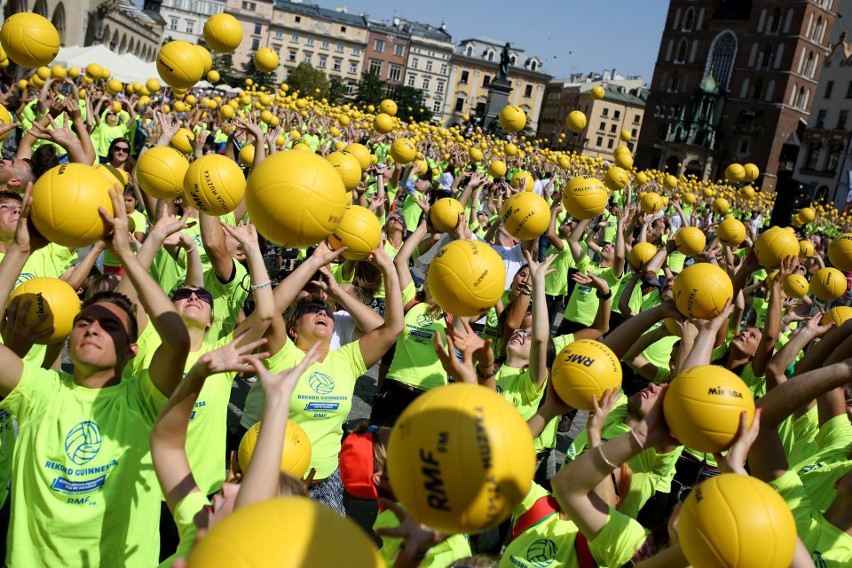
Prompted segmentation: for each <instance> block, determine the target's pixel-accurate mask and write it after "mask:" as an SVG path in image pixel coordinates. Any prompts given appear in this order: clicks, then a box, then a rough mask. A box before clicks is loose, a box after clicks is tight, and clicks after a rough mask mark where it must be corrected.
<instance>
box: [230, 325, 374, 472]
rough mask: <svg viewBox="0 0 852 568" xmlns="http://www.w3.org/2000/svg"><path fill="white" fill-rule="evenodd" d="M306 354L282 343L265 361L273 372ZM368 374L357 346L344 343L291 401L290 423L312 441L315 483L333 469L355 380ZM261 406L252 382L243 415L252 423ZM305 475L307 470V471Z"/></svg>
mask: <svg viewBox="0 0 852 568" xmlns="http://www.w3.org/2000/svg"><path fill="white" fill-rule="evenodd" d="M304 358H305V352H304V351H302V350H301V349H299V348H298V347H296V345H295V344H294V343H293V342H292V341H287V343H286V344H285V345H284V347H282V348H281V350H280V351H279V352H278V353H276V354H274V355H272V356H271V357H269V359H267V360H266V365H267V366H268V367H269V370H270V371H272V372H273V373H278V372H281V371H283V370H285V369H289V368H291V367H294V366H295V365H298V364H299V362H301V361H302V359H304ZM365 372H367V369H366V367H365V366H364V358H363V356H362V355H361V342H360V340H359V341H354V342H352V343H347V344H346V345H344V346H343V347H341V348H340V349H335V350H333V351H330V352H329V353H328V354H327V355H326V356H325V359H324V360H322V361H319V362H317V363H314V364H313V365H311V366H310V367H308V369H307V370H306V371H305V373H304V374H303V375H302V378H301V379H300V380H299V382H298V383H297V384H296V389H295V390H294V391H293V396H292V397H290V420H292V421H294V422H296V423H297V424H298V425H299V426H301V427H302V429H304V431H305V433H306V434H307V435H308V439H309V440H310V441H311V464H310V466H309V467H310V468H316V470H317V472H316V476H315V479H318V480H319V479H325V478H327V477H328V476H330V475H331V474H332V473H334V470H336V469H337V456H338V454H339V453H340V444H341V441H342V438H343V423H344V422H346V418H347V417H348V416H349V410H350V409H351V408H352V396H353V395H354V393H355V381H356V380H358V377H360V376H361V375H363V374H364V373H365ZM262 408H263V389H262V388H261V385H260V382H257V383H255V384H254V385H253V386H252V388H251V391H249V395H248V397H246V404H245V410H244V413H245V414H246V415H247V416H250V417H252V418H253V419H254V418H256V420H253V421H254V422H256V421H257V420H260V415H261V409H262ZM308 471H310V469H309V470H308Z"/></svg>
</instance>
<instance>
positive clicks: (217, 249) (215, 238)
mask: <svg viewBox="0 0 852 568" xmlns="http://www.w3.org/2000/svg"><path fill="white" fill-rule="evenodd" d="M198 221H199V223H200V224H201V242H202V243H204V252H206V253H207V258H209V259H210V263H211V264H212V265H213V272H215V273H216V278H218V279H219V282H223V283H227V282H230V281H231V280H232V279H233V278H234V273H235V271H236V269H237V267H236V266H235V265H234V262H235V261H234V258H233V257H232V256H231V253H230V252H228V246H227V245H226V244H225V231H224V229H222V223H221V222H220V221H219V218H218V217H211V216H210V215H204V214H201V215H199V216H198Z"/></svg>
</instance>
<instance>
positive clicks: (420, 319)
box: [417, 314, 435, 327]
mask: <svg viewBox="0 0 852 568" xmlns="http://www.w3.org/2000/svg"><path fill="white" fill-rule="evenodd" d="M433 321H435V319H434V318H433V317H432V316H430V315H429V314H420V315H419V316H417V325H418V326H420V327H429V326H430V325H432V322H433Z"/></svg>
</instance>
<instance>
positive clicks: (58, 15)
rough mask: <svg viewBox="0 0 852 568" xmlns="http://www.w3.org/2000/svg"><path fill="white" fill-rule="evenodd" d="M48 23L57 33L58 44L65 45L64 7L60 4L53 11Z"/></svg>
mask: <svg viewBox="0 0 852 568" xmlns="http://www.w3.org/2000/svg"><path fill="white" fill-rule="evenodd" d="M50 21H51V23H52V24H53V27H55V28H56V31H58V32H59V43H60V44H62V45H65V5H64V4H63V3H62V2H60V3H59V4H58V5H57V6H56V9H55V10H53V17H52V18H51V19H50Z"/></svg>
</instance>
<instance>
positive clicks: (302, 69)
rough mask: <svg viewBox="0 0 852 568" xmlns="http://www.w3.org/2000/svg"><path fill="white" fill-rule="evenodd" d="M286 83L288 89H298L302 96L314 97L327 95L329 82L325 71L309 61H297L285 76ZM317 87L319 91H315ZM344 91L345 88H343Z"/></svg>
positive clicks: (325, 96) (291, 90)
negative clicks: (316, 67)
mask: <svg viewBox="0 0 852 568" xmlns="http://www.w3.org/2000/svg"><path fill="white" fill-rule="evenodd" d="M287 84H288V85H289V86H290V91H289V92H291V93H292V92H293V91H299V95H300V96H303V97H307V96H311V97H314V98H315V99H321V98H328V97H329V82H328V77H326V75H325V73H323V72H322V71H320V70H319V69H315V68H314V67H313V66H312V65H311V64H310V63H299V65H298V66H296V68H295V69H293V70H292V71H290V75H288V76H287ZM317 89H319V92H317ZM344 92H345V88H344Z"/></svg>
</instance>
